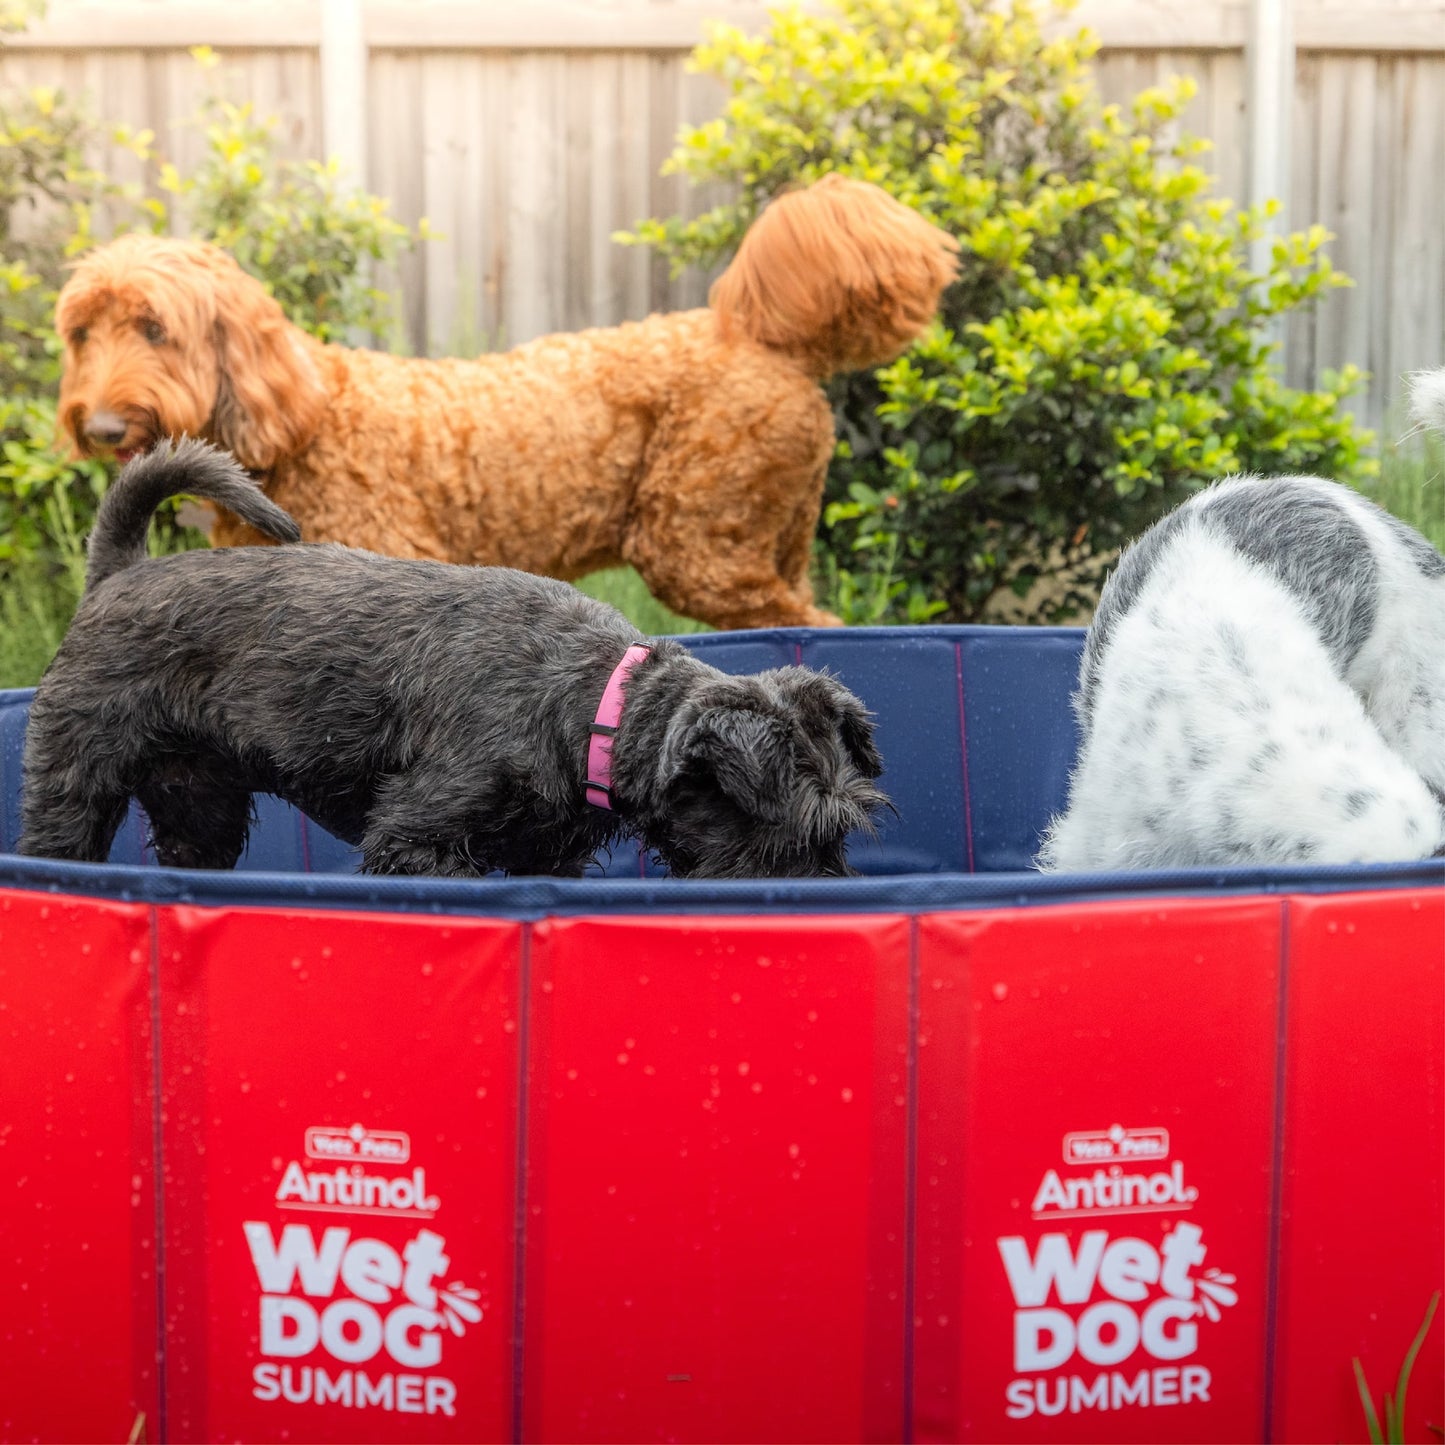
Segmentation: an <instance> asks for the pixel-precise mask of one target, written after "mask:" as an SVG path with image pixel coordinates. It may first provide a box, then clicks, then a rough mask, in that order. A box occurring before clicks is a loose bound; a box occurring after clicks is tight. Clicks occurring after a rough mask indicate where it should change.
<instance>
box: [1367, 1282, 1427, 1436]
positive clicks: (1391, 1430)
mask: <svg viewBox="0 0 1445 1445" xmlns="http://www.w3.org/2000/svg"><path fill="white" fill-rule="evenodd" d="M1439 1305H1440V1291H1439V1290H1436V1291H1435V1293H1434V1294H1432V1295H1431V1296H1430V1303H1429V1304H1428V1305H1427V1306H1426V1309H1425V1323H1424V1324H1422V1325H1421V1326H1420V1331H1419V1333H1418V1334H1417V1335H1416V1336H1415V1339H1414V1341H1413V1343H1412V1344H1411V1345H1410V1348H1409V1350H1408V1352H1407V1353H1406V1355H1405V1362H1404V1364H1402V1365H1401V1366H1400V1378H1399V1379H1398V1380H1397V1381H1396V1382H1395V1393H1394V1394H1393V1395H1386V1396H1385V1425H1384V1428H1383V1429H1381V1428H1380V1417H1379V1415H1378V1414H1376V1413H1375V1402H1374V1399H1373V1398H1372V1397H1371V1395H1370V1386H1369V1383H1368V1382H1367V1381H1366V1379H1365V1370H1364V1366H1363V1365H1361V1364H1360V1361H1359V1357H1358V1356H1356V1357H1355V1360H1354V1366H1355V1387H1356V1388H1357V1389H1358V1390H1359V1392H1360V1406H1361V1408H1362V1409H1363V1410H1364V1412H1365V1428H1366V1430H1368V1431H1369V1435H1370V1445H1404V1440H1405V1389H1406V1387H1407V1386H1408V1385H1409V1383H1410V1372H1411V1371H1412V1370H1413V1369H1414V1368H1415V1357H1416V1356H1417V1355H1418V1354H1419V1353H1420V1346H1421V1345H1423V1344H1424V1343H1425V1336H1426V1335H1428V1334H1429V1333H1430V1325H1431V1323H1432V1322H1433V1320H1434V1318H1435V1311H1436V1310H1437V1309H1438V1308H1439Z"/></svg>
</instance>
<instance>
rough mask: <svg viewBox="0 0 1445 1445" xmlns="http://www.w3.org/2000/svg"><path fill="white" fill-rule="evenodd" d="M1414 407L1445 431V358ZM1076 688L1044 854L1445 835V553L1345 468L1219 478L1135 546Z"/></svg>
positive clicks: (1331, 849) (1211, 861) (1195, 856)
mask: <svg viewBox="0 0 1445 1445" xmlns="http://www.w3.org/2000/svg"><path fill="white" fill-rule="evenodd" d="M1412 407H1413V411H1414V415H1415V418H1416V420H1417V421H1418V422H1419V423H1420V424H1421V425H1422V426H1431V427H1436V428H1439V429H1440V430H1441V431H1445V369H1442V370H1440V371H1436V372H1428V373H1424V374H1422V375H1420V376H1418V377H1416V378H1415V382H1414V386H1413V395H1412ZM1442 485H1445V484H1442ZM1074 706H1075V710H1076V712H1077V715H1078V719H1079V724H1080V728H1081V733H1082V747H1081V751H1080V754H1079V761H1078V764H1077V766H1076V768H1075V770H1074V773H1073V776H1072V778H1071V780H1070V786H1069V801H1068V806H1067V808H1066V809H1065V811H1064V813H1063V814H1062V816H1060V817H1057V818H1055V819H1054V820H1053V822H1052V823H1051V824H1050V826H1049V829H1048V831H1047V833H1046V835H1045V838H1044V841H1043V847H1042V851H1041V852H1040V854H1039V858H1038V860H1037V861H1038V865H1039V867H1041V868H1044V869H1050V870H1053V869H1067V870H1098V869H1132V868H1173V867H1192V866H1216V865H1242V864H1261V863H1263V864H1268V863H1374V862H1392V861H1401V860H1406V859H1416V858H1427V857H1430V856H1431V855H1432V854H1434V855H1440V854H1442V853H1445V557H1442V556H1441V555H1440V553H1439V552H1437V551H1436V550H1435V548H1434V547H1433V546H1431V545H1430V543H1429V542H1427V541H1426V540H1425V538H1424V537H1422V536H1420V534H1419V533H1417V532H1415V531H1414V530H1412V529H1411V528H1410V527H1407V526H1406V525H1405V524H1404V523H1402V522H1399V521H1397V520H1396V519H1395V518H1393V517H1391V516H1389V515H1388V514H1387V513H1385V512H1384V511H1382V510H1381V509H1380V508H1379V507H1377V506H1375V505H1374V504H1373V503H1372V502H1368V501H1366V500H1364V499H1363V498H1362V497H1360V496H1358V495H1357V494H1356V493H1354V492H1352V491H1351V490H1349V489H1348V488H1347V487H1343V486H1340V485H1338V484H1337V483H1334V482H1328V481H1323V480H1321V479H1320V478H1318V477H1274V478H1259V477H1235V478H1231V479H1229V480H1227V481H1223V482H1219V483H1217V484H1216V485H1215V486H1213V487H1210V488H1209V489H1208V490H1207V491H1205V492H1201V493H1200V494H1199V495H1198V496H1196V497H1192V498H1191V499H1190V500H1189V501H1187V502H1185V503H1184V504H1183V506H1181V507H1179V508H1177V509H1176V510H1175V511H1173V512H1171V513H1170V514H1169V515H1168V516H1167V517H1165V518H1163V520H1162V521H1160V522H1158V523H1157V524H1156V525H1155V526H1154V527H1152V528H1151V529H1150V530H1149V531H1148V532H1146V533H1145V534H1144V535H1143V536H1142V537H1141V538H1140V539H1139V541H1138V542H1136V543H1135V544H1134V545H1133V546H1132V547H1130V548H1129V550H1128V551H1127V552H1125V554H1124V556H1123V557H1122V559H1121V560H1120V563H1119V566H1118V568H1117V570H1116V571H1115V572H1114V573H1113V575H1112V576H1111V577H1110V578H1109V580H1108V582H1107V583H1106V584H1105V587H1104V591H1103V594H1102V596H1101V597H1100V599H1099V609H1098V611H1097V613H1096V614H1095V617H1094V622H1093V625H1092V627H1091V628H1090V629H1089V636H1088V640H1087V642H1086V644H1085V647H1084V657H1083V662H1082V665H1081V668H1080V673H1079V688H1078V692H1077V693H1076V694H1075V697H1074Z"/></svg>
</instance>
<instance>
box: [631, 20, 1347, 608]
mask: <svg viewBox="0 0 1445 1445" xmlns="http://www.w3.org/2000/svg"><path fill="white" fill-rule="evenodd" d="M1095 49H1096V42H1095V41H1094V40H1093V39H1092V38H1091V37H1090V36H1089V35H1088V33H1087V32H1081V33H1078V34H1073V35H1067V36H1063V37H1061V38H1058V39H1054V40H1049V39H1047V38H1046V36H1045V35H1044V33H1043V30H1042V27H1041V23H1040V18H1039V15H1038V14H1037V12H1036V10H1035V8H1034V6H1033V5H1032V4H1030V3H1029V0H1013V3H1009V4H995V3H991V0H836V3H835V5H834V7H833V10H832V12H831V13H827V14H804V13H801V12H798V11H778V12H775V13H774V14H773V17H772V24H771V28H770V30H769V31H768V33H767V34H765V35H762V36H756V37H750V36H748V35H745V34H744V33H743V32H741V31H739V30H736V29H733V28H730V27H727V26H721V27H717V28H716V29H715V30H714V31H713V33H712V36H711V38H710V40H709V41H708V42H707V43H706V44H704V45H703V46H701V47H700V48H699V49H698V50H697V51H696V52H695V54H694V56H693V60H692V65H693V68H694V69H696V70H698V71H701V72H704V73H707V74H712V75H716V76H718V77H720V78H721V79H722V80H723V81H725V82H726V84H727V86H728V88H729V91H730V98H729V100H728V102H727V105H726V109H725V111H724V114H723V115H722V117H721V118H719V119H717V120H714V121H710V122H708V123H707V124H705V125H702V126H698V127H684V129H683V130H682V132H681V133H680V138H679V143H678V145H677V148H676V150H675V151H674V153H673V156H672V158H671V160H670V161H669V162H668V169H670V170H672V171H677V172H681V173H683V174H685V175H686V176H688V177H689V178H690V179H692V180H693V181H697V182H703V181H725V182H730V183H731V184H732V186H733V187H734V188H735V193H736V197H737V198H736V200H735V201H734V202H732V203H730V204H726V205H723V206H719V207H717V208H715V209H714V210H712V211H710V212H708V213H707V214H705V215H703V216H701V217H699V218H697V219H695V220H691V221H689V220H684V219H681V218H673V219H670V220H650V221H645V222H643V223H641V224H640V225H639V227H638V229H637V232H636V233H635V235H633V236H631V237H627V238H624V239H628V240H631V241H634V242H638V243H643V244H647V245H651V246H653V247H656V248H657V249H658V250H660V251H661V252H662V253H664V254H665V255H667V256H668V257H669V258H670V259H671V261H672V264H673V267H674V270H678V269H681V268H682V267H684V266H686V265H689V264H710V263H712V262H714V261H715V260H716V259H717V258H718V257H719V256H720V255H721V254H723V253H724V252H726V251H727V250H729V249H730V248H731V247H733V246H734V245H735V244H736V242H737V240H738V239H739V237H740V236H741V235H742V232H743V231H744V229H745V228H746V226H747V225H748V223H749V222H750V221H751V219H752V218H753V217H754V216H755V215H756V214H757V212H758V210H759V209H760V208H761V207H762V206H763V205H764V204H765V203H766V201H767V200H768V199H769V198H770V197H772V196H774V195H776V194H777V193H778V192H780V191H782V190H784V189H785V188H787V187H789V186H793V185H796V184H799V183H803V182H807V181H811V180H814V179H816V178H817V177H818V176H820V175H823V174H824V173H826V172H829V171H841V172H844V173H847V174H849V175H853V176H857V177H860V178H862V179H865V180H870V181H874V182H876V183H877V184H879V185H881V186H883V187H884V188H885V189H886V190H888V191H890V192H892V193H893V194H894V195H896V196H898V197H899V198H900V199H902V200H904V201H906V202H907V203H909V204H910V205H913V206H915V207H917V208H918V209H919V210H921V211H922V212H924V213H925V214H926V215H928V216H929V217H930V218H931V219H932V220H934V221H936V222H937V223H938V224H940V225H941V226H943V227H944V228H945V229H947V230H949V231H950V232H952V234H953V235H955V236H956V237H957V238H958V240H959V242H960V245H961V253H962V254H961V261H962V265H961V277H960V280H959V281H958V283H957V284H956V285H954V286H953V287H952V288H951V289H950V290H949V292H948V293H947V295H946V296H945V298H944V304H943V308H942V315H941V320H940V323H939V324H938V325H936V326H935V327H934V328H933V329H932V330H931V332H930V333H929V334H928V335H926V336H925V337H924V338H923V340H921V341H920V343H919V344H918V345H917V346H915V347H914V349H913V350H912V351H911V352H910V353H909V354H908V355H906V356H904V357H903V358H902V359H901V360H899V361H898V362H896V363H895V364H893V365H892V366H889V367H886V368H884V369H882V370H880V371H878V372H876V373H874V374H860V375H856V376H853V377H847V378H841V379H838V380H836V381H835V382H834V383H833V384H832V386H831V395H832V398H833V401H834V404H835V410H836V414H837V420H838V430H839V437H840V445H839V449H838V453H837V457H836V459H835V461H834V464H833V466H832V468H831V469H830V473H829V479H828V487H827V498H826V500H827V504H826V507H825V509H824V517H823V525H822V528H821V529H820V537H819V550H820V567H819V572H820V581H821V583H822V586H823V588H824V590H825V593H828V592H830V593H831V596H830V597H829V602H830V605H832V606H834V607H835V608H839V609H840V610H841V612H842V614H843V615H844V616H845V617H846V618H848V619H849V620H860V621H863V620H867V621H873V620H902V621H907V620H921V619H923V618H925V617H928V616H936V617H938V618H939V619H940V620H946V621H960V622H962V621H974V620H977V619H978V618H979V617H980V616H982V615H983V613H984V610H985V608H986V607H987V606H988V605H989V604H990V601H991V600H993V599H995V598H997V597H998V595H999V594H1000V593H1001V592H1003V591H1004V590H1005V589H1012V591H1014V592H1015V593H1017V594H1019V595H1020V596H1023V595H1024V594H1026V593H1030V592H1031V589H1033V595H1034V597H1035V602H1034V604H1033V607H1032V612H1031V615H1032V616H1033V617H1034V618H1035V619H1036V620H1039V621H1055V620H1060V619H1063V618H1066V617H1068V616H1070V615H1073V614H1074V613H1076V612H1077V611H1078V610H1079V609H1081V608H1085V607H1088V606H1091V605H1092V603H1093V600H1094V598H1095V597H1096V596H1097V589H1098V585H1099V582H1100V580H1101V577H1102V573H1103V570H1104V568H1105V567H1106V566H1107V565H1108V563H1109V560H1110V559H1111V558H1112V556H1113V555H1114V553H1115V552H1116V551H1117V549H1118V547H1119V546H1120V544H1121V543H1122V542H1123V541H1125V540H1126V539H1127V538H1129V537H1131V536H1133V535H1135V534H1137V533H1138V532H1139V531H1140V530H1142V528H1143V527H1145V526H1146V525H1147V524H1148V523H1149V522H1150V521H1152V520H1153V519H1154V518H1155V517H1156V516H1158V515H1159V514H1160V513H1161V512H1163V511H1164V510H1166V509H1167V508H1169V507H1170V506H1173V505H1174V504H1176V503H1177V502H1179V501H1180V500H1182V499H1183V498H1184V497H1185V496H1186V495H1188V493H1189V492H1190V491H1192V490H1193V489H1195V488H1197V487H1199V486H1200V485H1202V484H1204V483H1205V482H1207V481H1209V480H1211V479H1212V478H1215V477H1218V476H1220V475H1221V474H1223V473H1226V472H1230V471H1236V470H1248V471H1280V470H1295V469H1298V470H1308V471H1314V472H1322V473H1324V474H1326V475H1332V476H1338V477H1342V478H1345V479H1347V480H1358V479H1359V478H1360V477H1362V476H1364V475H1366V474H1367V473H1368V472H1369V471H1370V470H1371V468H1372V466H1373V463H1372V462H1370V461H1369V460H1368V459H1367V457H1366V456H1365V455H1364V453H1363V447H1364V446H1365V445H1366V443H1367V442H1368V440H1369V437H1368V434H1367V433H1362V432H1360V431H1358V430H1356V428H1355V427H1354V425H1353V423H1352V421H1351V420H1350V418H1349V417H1348V416H1347V415H1345V414H1344V413H1343V412H1342V411H1341V410H1340V409H1339V402H1340V399H1341V398H1342V397H1343V396H1345V395H1346V394H1348V393H1349V391H1350V390H1351V389H1352V388H1354V387H1355V386H1356V385H1357V384H1358V383H1359V381H1360V380H1361V375H1360V373H1359V372H1357V371H1355V370H1353V369H1350V370H1347V371H1345V372H1343V373H1341V374H1340V375H1339V376H1337V377H1333V378H1330V379H1327V381H1326V383H1325V385H1324V387H1323V388H1322V389H1321V390H1319V391H1315V392H1296V391H1291V390H1289V389H1287V388H1286V387H1284V386H1283V385H1282V384H1281V383H1280V382H1279V381H1278V380H1277V379H1276V377H1275V374H1274V371H1273V369H1272V366H1271V349H1270V346H1269V344H1268V343H1267V341H1266V340H1265V339H1264V333H1265V329H1266V325H1267V323H1269V322H1271V321H1272V319H1273V318H1275V317H1279V316H1282V315H1284V314H1285V313H1287V312H1289V311H1291V310H1293V309H1294V308H1296V307H1299V306H1301V305H1305V304H1307V303H1309V302H1310V301H1311V300H1312V299H1313V298H1314V297H1316V296H1318V295H1319V294H1320V293H1321V292H1322V291H1323V290H1324V289H1325V288H1327V287H1331V286H1337V285H1343V284H1348V283H1347V281H1346V280H1345V278H1343V277H1341V276H1340V275H1339V274H1338V273H1336V272H1334V271H1333V270H1332V268H1331V266H1330V263H1329V261H1328V259H1327V258H1326V257H1325V255H1324V252H1323V250H1322V246H1323V243H1324V242H1325V240H1326V239H1327V237H1326V234H1325V232H1324V231H1323V230H1322V229H1320V228H1319V227H1314V228H1312V229H1311V230H1309V231H1308V232H1305V233H1303V234H1296V235H1292V236H1288V237H1286V238H1284V239H1282V240H1279V241H1277V242H1276V243H1275V245H1274V248H1273V260H1272V263H1271V265H1270V267H1269V269H1268V271H1267V272H1266V273H1265V274H1263V275H1255V274H1253V273H1252V272H1251V271H1250V269H1249V265H1248V260H1247V251H1248V243H1249V242H1250V240H1251V239H1252V238H1253V237H1254V236H1255V235H1256V234H1257V232H1258V230H1259V227H1260V225H1261V224H1262V220H1263V218H1262V217H1261V216H1259V215H1255V214H1248V213H1243V212H1240V211H1237V210H1235V209H1234V208H1233V207H1232V205H1231V204H1230V203H1229V202H1227V201H1222V200H1217V199H1214V198H1212V197H1211V196H1210V195H1209V179H1208V177H1207V176H1206V174H1205V173H1204V172H1203V171H1202V170H1201V169H1200V168H1199V167H1198V166H1197V165H1195V164H1193V163H1192V158H1193V157H1194V156H1195V155H1196V154H1197V153H1198V151H1199V150H1200V148H1201V145H1200V143H1198V142H1192V141H1188V140H1177V139H1171V138H1170V131H1171V123H1172V122H1174V121H1175V120H1176V118H1177V117H1178V115H1179V114H1180V112H1181V110H1182V109H1183V107H1184V105H1185V103H1186V102H1187V99H1188V96H1189V94H1190V90H1189V87H1188V86H1187V85H1186V84H1185V83H1184V82H1177V83H1175V84H1174V85H1173V86H1171V87H1170V88H1168V89H1164V90H1150V91H1147V92H1145V93H1144V94H1142V95H1140V96H1139V97H1138V98H1137V99H1136V100H1135V102H1134V104H1133V107H1132V109H1131V110H1130V111H1128V112H1125V111H1122V110H1121V109H1119V108H1118V107H1114V106H1104V105H1102V104H1101V103H1100V101H1099V99H1098V97H1097V95H1096V93H1095V91H1094V89H1093V86H1092V83H1091V81H1090V78H1089V71H1088V62H1089V59H1090V57H1091V56H1092V55H1093V53H1094V51H1095ZM1041 577H1049V578H1050V585H1049V586H1046V587H1043V588H1037V589H1036V588H1035V584H1036V583H1038V582H1039V580H1040V578H1041Z"/></svg>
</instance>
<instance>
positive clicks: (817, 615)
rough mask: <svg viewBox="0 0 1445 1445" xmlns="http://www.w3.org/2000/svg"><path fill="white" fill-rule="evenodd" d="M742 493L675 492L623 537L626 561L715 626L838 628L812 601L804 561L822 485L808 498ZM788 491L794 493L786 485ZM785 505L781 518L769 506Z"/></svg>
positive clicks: (667, 598) (676, 604)
mask: <svg viewBox="0 0 1445 1445" xmlns="http://www.w3.org/2000/svg"><path fill="white" fill-rule="evenodd" d="M771 481H772V487H770V489H769V492H768V493H767V496H766V498H765V497H762V496H758V497H753V498H747V497H746V496H745V492H746V489H745V488H744V487H742V486H735V487H729V488H728V489H727V495H725V496H717V495H714V496H711V497H709V496H708V495H707V494H705V493H704V494H701V495H699V494H697V493H692V494H687V493H682V492H681V489H679V491H674V492H672V493H670V494H668V495H666V496H665V497H661V498H658V505H657V506H656V507H655V508H653V509H651V510H649V511H647V512H645V513H642V514H641V516H640V517H639V521H638V525H636V526H634V527H633V528H632V529H631V530H630V531H629V533H628V535H627V536H626V537H625V538H624V539H623V546H622V556H623V560H624V561H626V562H629V563H630V564H631V565H632V566H634V567H636V568H637V570H638V571H639V572H640V573H641V574H642V576H643V578H644V580H645V581H646V582H647V585H648V586H649V587H650V588H651V589H652V592H653V594H654V595H655V596H656V597H658V598H659V599H660V600H661V601H662V602H664V603H666V604H667V606H669V607H671V608H672V610H673V611H674V612H680V613H681V614H682V615H683V616H684V617H695V618H697V619H698V620H699V621H701V622H707V623H710V624H711V625H712V626H713V627H718V628H723V629H728V628H744V627H837V626H839V619H838V618H837V617H835V616H834V615H833V614H832V613H831V612H825V611H824V610H823V609H822V608H820V607H818V606H816V605H815V604H814V602H813V589H812V584H811V583H810V582H809V580H808V575H807V564H808V558H809V555H810V548H811V543H812V536H813V529H814V527H815V526H816V525H817V520H818V506H817V496H818V490H819V484H818V483H817V482H816V481H813V480H811V479H810V480H808V481H807V482H799V483H798V486H799V487H803V488H806V489H807V490H808V491H809V492H810V494H811V496H812V500H811V502H808V503H804V502H802V501H795V500H794V499H793V498H792V497H785V498H784V499H783V500H782V501H781V503H780V502H779V499H778V498H777V497H776V496H774V495H773V488H775V487H776V486H777V485H778V481H777V479H776V478H773V479H771ZM786 490H789V491H790V490H792V489H791V488H789V489H786ZM777 505H782V506H783V507H785V508H786V510H785V511H784V513H783V514H782V515H781V516H780V515H779V514H778V513H777V512H776V511H773V510H771V507H772V506H777Z"/></svg>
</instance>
